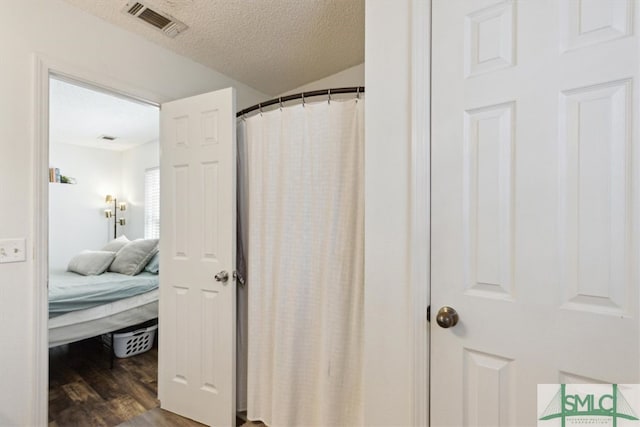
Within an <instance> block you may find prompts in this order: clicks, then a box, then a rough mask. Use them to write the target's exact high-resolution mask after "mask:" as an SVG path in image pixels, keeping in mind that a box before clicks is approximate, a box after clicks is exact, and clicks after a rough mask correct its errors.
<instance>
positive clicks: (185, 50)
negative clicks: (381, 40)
mask: <svg viewBox="0 0 640 427" xmlns="http://www.w3.org/2000/svg"><path fill="white" fill-rule="evenodd" d="M66 1H67V2H69V3H71V4H74V5H76V6H78V7H80V8H81V9H84V10H85V11H87V12H89V13H91V14H93V15H96V16H98V17H101V18H103V19H105V20H107V21H109V22H111V23H113V24H115V25H118V26H120V27H122V28H124V29H126V30H129V31H132V32H134V33H138V34H140V35H142V36H143V37H145V38H147V39H149V40H151V41H153V42H155V43H157V44H160V45H162V46H164V47H166V48H168V49H170V50H172V51H175V52H177V53H179V54H181V55H184V56H187V57H190V58H192V59H193V60H195V61H197V62H200V63H202V64H204V65H206V66H208V67H210V68H213V69H215V70H216V71H219V72H221V73H223V74H226V75H227V76H229V77H231V78H233V79H235V80H238V81H240V82H242V83H245V84H247V85H248V86H251V87H253V88H255V89H257V90H259V91H261V92H263V93H265V94H268V95H273V96H275V95H279V94H281V93H283V92H286V91H287V90H290V89H293V88H296V87H299V86H302V85H304V84H307V83H309V82H312V81H315V80H318V79H321V78H323V77H326V76H329V75H331V74H334V73H336V72H339V71H342V70H344V69H347V68H349V67H352V66H355V65H358V64H361V63H362V62H364V0H142V1H140V2H141V3H143V4H145V5H147V6H148V7H150V8H152V9H154V10H156V11H158V12H164V13H167V14H169V15H171V16H173V17H174V18H176V19H178V20H180V21H182V22H184V23H185V24H187V25H188V26H189V29H188V30H187V31H185V32H184V33H182V34H179V35H178V36H177V37H176V38H174V39H171V38H169V37H167V36H166V35H164V34H163V33H161V32H160V31H159V30H157V29H155V28H153V27H151V26H150V25H148V24H146V23H144V22H143V21H141V20H139V19H136V18H134V17H132V16H130V15H128V14H125V13H123V12H122V10H123V8H124V7H125V5H126V4H127V0H109V1H96V0H66Z"/></svg>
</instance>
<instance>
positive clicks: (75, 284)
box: [49, 271, 159, 317]
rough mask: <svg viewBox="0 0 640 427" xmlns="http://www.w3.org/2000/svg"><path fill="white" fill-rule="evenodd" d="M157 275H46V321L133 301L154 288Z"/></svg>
mask: <svg viewBox="0 0 640 427" xmlns="http://www.w3.org/2000/svg"><path fill="white" fill-rule="evenodd" d="M158 282H159V279H158V275H157V274H151V273H146V272H144V273H140V274H138V275H136V276H128V275H125V274H119V273H103V274H100V275H98V276H82V275H80V274H76V273H72V272H68V271H52V272H50V274H49V317H55V316H59V315H61V314H64V313H69V312H73V311H78V310H85V309H88V308H91V307H96V306H99V305H104V304H109V303H112V302H114V301H119V300H122V299H126V298H130V297H134V296H136V295H140V294H144V293H146V292H149V291H152V290H154V289H157V288H158Z"/></svg>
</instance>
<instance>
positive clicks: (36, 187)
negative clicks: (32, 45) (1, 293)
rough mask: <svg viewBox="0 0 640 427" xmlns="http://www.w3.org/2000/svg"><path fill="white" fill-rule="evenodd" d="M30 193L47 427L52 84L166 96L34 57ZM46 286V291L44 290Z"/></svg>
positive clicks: (41, 409)
mask: <svg viewBox="0 0 640 427" xmlns="http://www.w3.org/2000/svg"><path fill="white" fill-rule="evenodd" d="M32 65H33V68H32V70H33V71H32V72H33V74H32V80H33V92H32V100H33V104H32V117H33V123H32V132H33V133H32V144H31V168H32V173H31V177H32V180H33V181H32V183H31V188H32V193H33V199H32V201H31V203H32V206H31V212H33V214H32V218H31V227H32V230H31V233H32V236H33V254H32V258H33V268H32V269H31V275H32V281H31V283H33V286H34V288H33V301H34V307H35V308H34V313H33V325H34V327H33V331H34V334H33V337H32V339H33V341H32V348H33V353H32V357H33V361H34V369H33V378H32V379H31V384H32V398H33V401H32V408H33V411H32V414H31V424H32V425H38V426H46V425H47V424H48V421H47V420H48V410H49V399H48V396H49V380H48V378H49V327H48V320H49V319H48V303H49V295H48V279H49V176H48V171H49V78H50V76H52V75H55V76H59V77H62V78H68V79H69V80H72V81H74V82H76V83H78V84H80V85H82V84H86V85H87V86H89V87H95V88H99V89H103V90H104V91H106V92H109V93H111V94H114V95H116V96H117V95H121V96H123V97H126V98H127V99H130V100H138V101H140V102H144V103H146V104H151V105H156V106H158V108H160V104H161V103H162V102H165V101H168V99H166V98H165V97H164V96H162V95H160V94H157V93H154V92H149V91H148V90H144V89H141V88H138V87H133V86H131V85H128V84H126V83H125V82H122V81H120V80H118V79H115V78H113V77H110V76H107V75H104V74H101V73H98V72H95V71H92V70H87V69H84V68H82V67H77V66H75V65H72V64H68V63H65V62H63V61H59V60H56V59H52V58H49V57H46V56H44V55H41V54H34V55H32ZM45 284H47V286H44V285H45Z"/></svg>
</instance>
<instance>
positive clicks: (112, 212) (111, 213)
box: [104, 194, 127, 239]
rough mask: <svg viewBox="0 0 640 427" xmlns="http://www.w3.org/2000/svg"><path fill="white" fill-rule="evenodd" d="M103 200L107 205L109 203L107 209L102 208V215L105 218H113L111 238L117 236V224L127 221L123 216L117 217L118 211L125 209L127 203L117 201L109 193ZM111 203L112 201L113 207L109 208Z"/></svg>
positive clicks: (121, 224) (122, 224) (122, 225)
mask: <svg viewBox="0 0 640 427" xmlns="http://www.w3.org/2000/svg"><path fill="white" fill-rule="evenodd" d="M104 201H105V203H106V204H107V205H109V209H105V210H104V216H105V218H107V219H111V218H113V238H114V239H115V238H116V237H117V226H118V224H120V226H121V227H124V225H125V224H126V223H127V220H126V219H125V218H118V211H121V212H122V211H126V210H127V204H126V203H125V202H120V203H118V199H117V198H116V197H115V196H112V195H111V194H107V196H106V197H105V198H104ZM111 203H113V209H112V208H111Z"/></svg>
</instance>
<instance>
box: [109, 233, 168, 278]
mask: <svg viewBox="0 0 640 427" xmlns="http://www.w3.org/2000/svg"><path fill="white" fill-rule="evenodd" d="M156 252H158V239H136V240H134V241H132V242H129V243H127V245H126V246H125V247H123V248H122V249H120V250H119V251H118V253H117V254H116V257H115V259H114V260H113V262H112V263H111V265H110V266H109V271H113V272H115V273H121V274H127V275H129V276H135V275H136V274H138V273H140V272H141V271H142V269H143V268H144V267H145V265H147V263H148V262H149V260H150V259H151V258H152V257H153V256H154V255H155V254H156Z"/></svg>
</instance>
